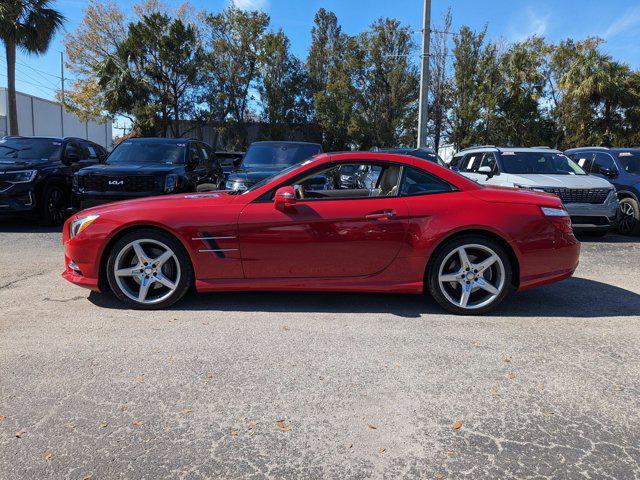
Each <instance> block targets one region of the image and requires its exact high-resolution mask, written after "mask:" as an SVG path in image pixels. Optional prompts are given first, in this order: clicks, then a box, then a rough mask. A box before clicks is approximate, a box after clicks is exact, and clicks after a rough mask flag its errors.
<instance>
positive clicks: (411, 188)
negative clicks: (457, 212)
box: [400, 167, 453, 196]
mask: <svg viewBox="0 0 640 480" xmlns="http://www.w3.org/2000/svg"><path fill="white" fill-rule="evenodd" d="M452 190H453V189H452V187H451V185H449V184H448V183H446V182H445V181H443V180H440V179H439V178H438V177H435V176H434V175H431V174H430V173H428V172H425V171H424V170H418V169H417V168H413V167H405V172H404V175H403V177H402V184H401V185H400V195H402V196H406V195H425V194H429V193H442V192H450V191H452Z"/></svg>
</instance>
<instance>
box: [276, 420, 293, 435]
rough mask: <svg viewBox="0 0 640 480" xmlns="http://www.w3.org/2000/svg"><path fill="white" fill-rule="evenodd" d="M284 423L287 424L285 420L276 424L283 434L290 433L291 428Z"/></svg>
mask: <svg viewBox="0 0 640 480" xmlns="http://www.w3.org/2000/svg"><path fill="white" fill-rule="evenodd" d="M284 422H285V421H284V420H278V421H277V422H276V425H277V426H278V430H280V431H281V432H290V431H291V427H287V426H286V425H285V423H284Z"/></svg>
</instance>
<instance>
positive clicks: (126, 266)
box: [113, 238, 180, 305]
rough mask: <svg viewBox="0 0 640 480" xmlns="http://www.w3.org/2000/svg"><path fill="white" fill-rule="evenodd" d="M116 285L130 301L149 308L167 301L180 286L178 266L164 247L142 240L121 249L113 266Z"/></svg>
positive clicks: (174, 257)
mask: <svg viewBox="0 0 640 480" xmlns="http://www.w3.org/2000/svg"><path fill="white" fill-rule="evenodd" d="M113 274H114V277H115V280H116V283H117V285H118V287H119V288H120V290H121V291H122V293H124V294H125V295H126V296H127V297H129V298H130V299H131V300H133V301H135V302H137V303H141V304H145V305H153V304H155V303H160V302H162V301H163V300H166V299H167V298H169V297H170V296H171V295H172V294H173V293H174V292H175V291H176V289H177V288H178V284H179V283H180V262H179V261H178V257H176V254H175V253H174V252H173V250H171V249H170V248H169V247H168V246H167V245H165V244H164V243H162V242H159V241H158V240H152V239H150V238H143V239H139V240H134V241H133V242H131V243H128V244H127V245H125V247H124V248H123V249H122V250H120V252H118V256H117V257H116V259H115V262H114V266H113Z"/></svg>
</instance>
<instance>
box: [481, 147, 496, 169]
mask: <svg viewBox="0 0 640 480" xmlns="http://www.w3.org/2000/svg"><path fill="white" fill-rule="evenodd" d="M480 167H489V168H490V169H491V171H495V170H496V155H495V153H492V152H488V153H485V154H484V155H483V156H482V162H480Z"/></svg>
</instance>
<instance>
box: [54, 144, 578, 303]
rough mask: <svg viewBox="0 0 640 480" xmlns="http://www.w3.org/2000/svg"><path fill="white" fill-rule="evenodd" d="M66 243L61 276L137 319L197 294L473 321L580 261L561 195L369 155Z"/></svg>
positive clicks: (179, 204) (113, 207)
mask: <svg viewBox="0 0 640 480" xmlns="http://www.w3.org/2000/svg"><path fill="white" fill-rule="evenodd" d="M344 172H347V173H348V175H349V176H350V178H351V179H353V178H355V180H354V181H355V187H356V188H352V187H353V186H354V184H353V182H352V181H350V182H343V181H342V182H341V176H342V175H343V173H344ZM346 184H348V185H349V188H343V186H344V185H346ZM63 241H64V246H65V263H66V270H65V271H64V273H63V276H64V278H66V279H67V280H69V281H70V282H73V283H75V284H77V285H80V286H83V287H87V288H90V289H92V290H97V291H105V290H109V289H110V290H111V291H112V292H113V293H114V294H115V296H116V297H117V298H119V299H120V300H121V301H122V302H124V303H126V304H128V305H130V306H132V307H134V308H143V309H152V308H154V309H155V308H163V307H168V306H169V305H171V304H173V303H174V302H176V301H178V300H180V298H181V297H182V296H183V295H184V294H185V293H186V292H187V291H188V290H189V289H190V288H191V287H195V289H196V290H197V291H199V292H210V291H225V290H227V291H228V290H307V291H308V290H315V291H368V292H396V293H415V294H421V293H423V292H425V291H428V292H429V293H430V294H431V295H432V296H433V297H434V298H435V299H436V301H437V302H438V303H439V304H440V305H442V306H443V307H444V308H446V309H447V310H450V311H452V312H455V313H461V314H479V313H484V312H487V311H488V310H490V309H492V308H494V307H495V306H497V305H498V304H499V303H500V302H501V301H502V300H503V299H504V298H505V296H506V295H507V294H508V293H509V291H510V290H511V289H512V288H516V289H519V290H524V289H527V288H531V287H535V286H538V285H542V284H546V283H550V282H555V281H558V280H562V279H564V278H567V277H569V276H571V275H572V273H573V272H574V270H575V269H576V267H577V265H578V256H579V250H580V244H579V242H578V241H577V240H576V238H575V237H574V236H573V233H572V230H571V222H570V220H569V217H568V215H567V212H566V211H565V209H564V207H563V206H562V203H561V201H560V200H559V199H558V198H557V197H555V196H552V195H549V194H545V193H538V192H532V191H526V190H516V189H506V188H489V187H481V186H479V185H478V184H476V183H474V182H473V181H471V180H468V179H466V178H464V177H462V176H461V175H458V174H457V173H455V172H452V171H450V170H447V169H446V168H443V167H441V166H438V165H436V164H435V163H430V162H425V161H423V160H420V159H418V158H414V157H409V156H403V155H396V154H385V153H373V152H366V153H365V152H349V153H339V154H327V155H320V156H317V157H314V158H311V159H309V160H306V161H304V162H302V163H299V164H296V165H293V166H291V167H289V168H287V169H285V170H283V171H281V172H280V173H278V174H276V175H275V176H273V177H271V178H268V179H266V180H264V181H262V182H260V183H258V184H256V185H254V186H253V187H251V188H250V189H248V190H245V191H238V192H212V193H197V194H180V195H172V196H162V197H153V198H146V199H137V200H130V201H124V202H117V203H112V204H109V205H104V206H101V207H96V208H91V209H88V210H84V211H82V212H80V213H78V214H76V215H74V216H73V217H71V218H70V219H69V220H68V221H67V222H66V224H65V226H64V234H63Z"/></svg>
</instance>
